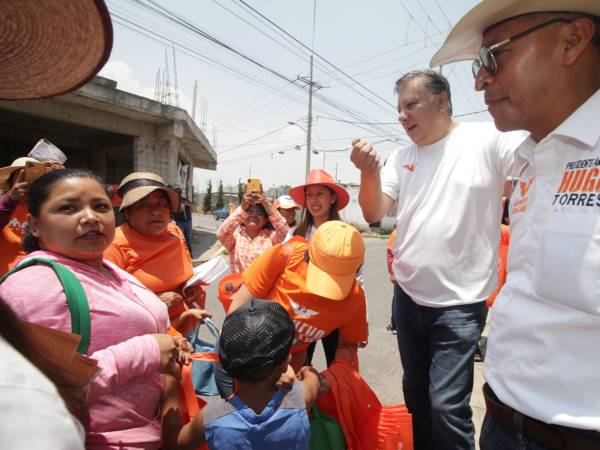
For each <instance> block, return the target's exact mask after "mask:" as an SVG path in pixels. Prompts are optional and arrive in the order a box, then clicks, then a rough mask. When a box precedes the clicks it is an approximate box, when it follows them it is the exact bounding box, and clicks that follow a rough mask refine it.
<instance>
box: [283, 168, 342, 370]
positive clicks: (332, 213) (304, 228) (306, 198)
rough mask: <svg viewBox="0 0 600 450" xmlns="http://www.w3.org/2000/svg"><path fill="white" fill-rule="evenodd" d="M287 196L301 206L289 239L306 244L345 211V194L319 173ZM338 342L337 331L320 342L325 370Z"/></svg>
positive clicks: (312, 173) (308, 355)
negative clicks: (292, 237)
mask: <svg viewBox="0 0 600 450" xmlns="http://www.w3.org/2000/svg"><path fill="white" fill-rule="evenodd" d="M290 196H291V197H292V198H293V199H294V200H295V201H296V202H298V203H299V204H300V205H302V206H303V209H302V219H301V220H300V224H299V225H298V226H297V227H296V229H295V230H294V232H293V235H294V236H302V237H304V238H306V239H309V240H310V239H311V237H312V235H313V233H314V232H315V230H317V228H319V227H320V226H321V225H323V224H324V223H325V222H328V221H330V220H340V214H339V210H340V209H343V208H345V207H346V205H347V204H348V202H349V201H350V195H349V194H348V191H346V189H344V188H343V187H341V186H340V185H339V184H337V183H336V182H335V180H334V179H333V177H332V176H331V175H330V174H328V173H327V172H325V171H324V170H321V169H314V170H311V171H310V172H309V174H308V177H307V178H306V183H304V184H302V185H300V186H296V187H293V188H292V189H290ZM338 340H339V332H338V330H333V331H332V332H331V334H328V335H327V336H325V337H324V338H323V339H322V340H321V343H322V344H323V351H324V352H325V360H326V361H327V366H328V367H329V366H330V365H331V363H332V362H333V360H334V358H335V350H336V348H337V345H338ZM316 346H317V344H316V342H313V343H311V344H310V345H309V346H308V350H307V352H306V364H307V365H310V364H311V363H312V358H313V355H314V353H315V348H316Z"/></svg>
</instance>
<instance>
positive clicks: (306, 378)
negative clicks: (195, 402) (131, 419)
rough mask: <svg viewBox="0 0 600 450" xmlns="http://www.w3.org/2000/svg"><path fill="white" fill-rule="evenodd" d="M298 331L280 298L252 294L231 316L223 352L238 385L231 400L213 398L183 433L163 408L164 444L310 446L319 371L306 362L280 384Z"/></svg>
mask: <svg viewBox="0 0 600 450" xmlns="http://www.w3.org/2000/svg"><path fill="white" fill-rule="evenodd" d="M294 334H295V329H294V323H293V322H292V320H291V318H290V316H289V315H288V313H287V312H286V311H285V309H284V308H283V307H282V306H281V305H279V304H277V303H275V302H270V301H264V300H252V301H251V302H249V303H247V304H245V305H243V306H242V307H240V308H238V309H236V310H235V311H233V312H232V313H231V314H230V315H229V316H227V318H226V319H225V322H224V323H223V330H222V332H221V338H220V339H219V357H220V360H221V364H222V366H223V368H224V369H225V371H226V372H227V373H228V374H229V375H230V376H231V377H233V378H234V380H235V385H236V389H235V390H234V393H233V394H232V395H231V396H230V397H229V398H228V399H227V400H223V399H216V400H211V401H209V403H208V404H207V405H206V406H205V407H204V408H203V409H202V410H201V411H200V412H199V413H198V414H197V415H196V417H195V418H194V420H193V421H192V422H190V423H188V424H186V425H185V426H183V427H182V428H181V429H180V431H179V433H172V432H169V430H168V428H171V427H170V426H169V424H168V423H167V422H166V421H165V417H166V416H165V415H164V414H163V435H164V438H165V442H164V445H165V448H176V449H190V450H195V449H197V448H198V446H199V445H200V444H202V443H204V442H208V446H209V448H210V449H211V450H224V449H227V450H247V449H260V450H271V449H278V450H279V449H291V450H308V448H309V446H308V443H309V440H310V425H309V422H308V415H307V408H310V405H311V404H312V402H313V401H314V399H315V397H316V395H317V392H318V390H319V377H318V374H317V373H316V372H315V371H314V369H312V368H310V367H303V368H302V369H301V370H300V371H299V372H298V374H297V375H296V377H297V379H296V380H294V381H293V382H292V383H288V384H284V385H283V386H282V387H279V386H278V384H279V383H278V382H279V380H280V378H281V377H282V375H284V374H286V373H287V372H288V363H289V361H290V358H291V356H290V349H291V346H292V341H293V340H294ZM172 382H173V381H172V380H171V381H170V383H172ZM167 389H169V386H168V385H167ZM179 420H180V419H179ZM169 434H170V436H169ZM175 435H176V439H175Z"/></svg>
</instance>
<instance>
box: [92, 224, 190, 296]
mask: <svg viewBox="0 0 600 450" xmlns="http://www.w3.org/2000/svg"><path fill="white" fill-rule="evenodd" d="M104 258H105V259H108V260H109V261H112V262H113V263H115V264H116V265H117V266H119V267H120V268H122V269H124V270H126V271H127V272H129V273H130V274H132V275H133V276H134V277H136V278H137V279H138V280H140V281H141V282H142V283H143V284H144V285H145V286H146V287H147V288H148V289H150V290H151V291H152V292H154V293H157V294H158V293H161V292H166V291H179V289H180V288H181V287H182V285H183V284H184V283H185V282H186V281H187V280H188V279H189V278H190V277H191V276H192V275H193V266H192V258H191V257H190V254H189V252H188V249H187V246H186V245H185V240H184V237H183V235H182V234H181V231H180V230H179V227H178V226H177V225H175V224H174V223H170V224H169V225H168V226H167V229H166V231H165V232H164V233H162V234H160V235H158V236H146V235H144V234H141V233H138V232H137V231H135V230H134V229H133V228H132V227H131V226H130V225H129V224H127V223H126V224H123V225H121V226H119V227H117V229H116V232H115V238H114V240H113V242H112V244H111V245H110V247H108V248H107V249H106V250H105V251H104Z"/></svg>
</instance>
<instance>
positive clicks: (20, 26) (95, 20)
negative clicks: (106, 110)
mask: <svg viewBox="0 0 600 450" xmlns="http://www.w3.org/2000/svg"><path fill="white" fill-rule="evenodd" d="M112 40H113V32H112V24H111V21H110V15H109V13H108V9H107V8H106V5H105V4H104V1H102V0H44V1H39V0H2V6H1V7H0V99H3V100H25V99H37V98H45V97H51V96H54V95H60V94H64V93H67V92H70V91H72V90H74V89H77V88H79V87H81V86H83V85H84V84H85V83H87V82H88V81H89V80H90V79H91V78H92V77H94V75H96V74H97V73H98V71H99V70H100V69H101V68H102V66H103V65H104V63H106V61H107V60H108V57H109V55H110V50H111V48H112Z"/></svg>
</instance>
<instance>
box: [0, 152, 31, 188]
mask: <svg viewBox="0 0 600 450" xmlns="http://www.w3.org/2000/svg"><path fill="white" fill-rule="evenodd" d="M28 162H35V163H39V162H40V161H38V160H37V159H35V158H29V157H28V156H22V157H21V158H17V159H15V160H14V161H13V162H12V164H11V165H10V166H7V167H1V168H0V189H2V190H3V191H8V190H9V189H10V186H9V185H8V180H9V179H10V177H11V175H12V174H13V173H15V172H16V171H17V170H21V169H24V168H25V166H26V165H27V163H28Z"/></svg>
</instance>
